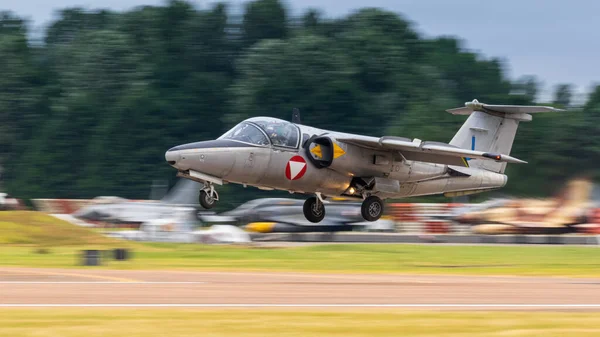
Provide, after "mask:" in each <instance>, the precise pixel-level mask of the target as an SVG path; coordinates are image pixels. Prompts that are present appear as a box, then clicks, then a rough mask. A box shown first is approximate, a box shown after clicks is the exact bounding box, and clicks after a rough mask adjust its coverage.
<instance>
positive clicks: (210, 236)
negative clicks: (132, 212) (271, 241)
mask: <svg viewBox="0 0 600 337" xmlns="http://www.w3.org/2000/svg"><path fill="white" fill-rule="evenodd" d="M199 225H200V222H199V221H198V218H197V217H196V209H195V208H192V207H177V208H174V209H173V211H172V213H171V215H170V217H168V218H162V219H154V220H150V221H147V222H144V223H142V224H141V225H140V228H139V230H129V231H114V232H110V233H107V234H106V235H107V236H110V237H113V238H119V239H124V240H132V241H150V242H179V243H194V242H200V243H245V242H250V241H251V240H250V236H249V235H248V233H246V232H245V231H244V230H243V229H240V228H237V227H235V226H232V225H215V226H211V227H210V228H206V229H199V227H200V226H199Z"/></svg>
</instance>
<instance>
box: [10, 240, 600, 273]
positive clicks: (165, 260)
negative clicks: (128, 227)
mask: <svg viewBox="0 0 600 337" xmlns="http://www.w3.org/2000/svg"><path fill="white" fill-rule="evenodd" d="M82 248H84V247H83V246H79V247H55V248H49V250H48V252H47V253H46V254H36V253H35V250H36V248H34V247H26V246H1V247H0V266H29V267H75V266H76V265H77V264H76V263H77V256H78V255H77V254H78V253H79V250H80V249H82ZM130 248H132V249H133V256H134V257H133V259H132V260H130V261H124V262H117V261H109V262H107V264H105V266H104V267H101V268H116V269H188V270H190V269H195V270H248V271H250V270H265V271H305V272H341V273H345V272H351V273H365V272H367V273H369V272H373V273H422V274H472V275H476V274H477V275H481V274H488V275H556V276H600V248H598V247H573V246H522V247H519V246H509V247H507V246H504V247H503V246H435V245H398V244H379V245H373V244H362V245H361V244H347V245H346V244H343V245H342V244H339V245H316V246H304V247H290V248H260V247H241V246H207V245H198V244H135V245H131V244H130Z"/></svg>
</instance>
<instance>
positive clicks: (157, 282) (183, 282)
mask: <svg viewBox="0 0 600 337" xmlns="http://www.w3.org/2000/svg"><path fill="white" fill-rule="evenodd" d="M205 283H206V282H194V281H189V282H188V281H172V282H171V281H0V284H205Z"/></svg>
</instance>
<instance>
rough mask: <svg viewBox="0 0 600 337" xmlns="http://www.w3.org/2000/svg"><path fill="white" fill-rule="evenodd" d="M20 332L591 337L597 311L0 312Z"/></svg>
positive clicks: (14, 333) (8, 327)
mask: <svg viewBox="0 0 600 337" xmlns="http://www.w3.org/2000/svg"><path fill="white" fill-rule="evenodd" d="M0 335H2V336H11V337H21V336H61V337H69V336H87V337H94V336H130V337H137V336H140V337H152V336H252V337H254V336H260V337H268V336H345V337H355V336H442V337H443V336H448V337H450V336H452V337H459V336H465V337H467V336H516V337H525V336H544V337H553V336H557V337H563V336H579V337H581V336H598V335H600V320H598V315H597V313H586V312H430V311H425V312H398V311H393V310H381V309H377V310H367V311H364V310H363V311H361V312H358V311H343V312H330V311H316V312H314V311H281V310H278V311H272V310H244V309H231V310H197V309H171V310H167V309H86V310H81V309H56V308H53V309H47V308H46V309H44V308H41V309H10V310H8V309H1V310H0Z"/></svg>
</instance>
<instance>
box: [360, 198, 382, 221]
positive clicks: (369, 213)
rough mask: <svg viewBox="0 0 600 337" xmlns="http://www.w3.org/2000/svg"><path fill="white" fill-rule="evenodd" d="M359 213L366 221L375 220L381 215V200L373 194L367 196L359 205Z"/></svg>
mask: <svg viewBox="0 0 600 337" xmlns="http://www.w3.org/2000/svg"><path fill="white" fill-rule="evenodd" d="M360 213H361V215H362V217H363V219H365V220H367V221H377V220H379V218H381V216H382V215H383V201H382V200H381V198H379V197H376V196H374V195H371V196H368V197H367V198H366V199H365V200H363V202H362V205H361V206H360Z"/></svg>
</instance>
